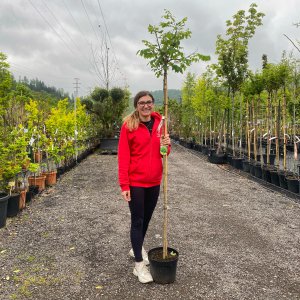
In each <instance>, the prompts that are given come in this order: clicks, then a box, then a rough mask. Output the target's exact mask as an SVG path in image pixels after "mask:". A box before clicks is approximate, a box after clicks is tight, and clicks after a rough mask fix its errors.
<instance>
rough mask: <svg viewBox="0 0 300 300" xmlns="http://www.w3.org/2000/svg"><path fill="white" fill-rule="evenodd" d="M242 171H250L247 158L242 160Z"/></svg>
mask: <svg viewBox="0 0 300 300" xmlns="http://www.w3.org/2000/svg"><path fill="white" fill-rule="evenodd" d="M243 171H244V172H247V173H249V172H250V162H249V160H244V161H243Z"/></svg>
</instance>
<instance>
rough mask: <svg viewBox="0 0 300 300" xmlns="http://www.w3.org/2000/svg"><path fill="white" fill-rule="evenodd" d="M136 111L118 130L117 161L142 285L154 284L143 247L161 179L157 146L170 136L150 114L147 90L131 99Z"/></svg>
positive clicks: (151, 104)
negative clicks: (129, 215)
mask: <svg viewBox="0 0 300 300" xmlns="http://www.w3.org/2000/svg"><path fill="white" fill-rule="evenodd" d="M134 107H135V111H134V112H133V113H131V114H130V115H129V116H127V117H126V118H125V120H124V124H123V126H122V128H121V133H120V140H119V150H118V162H119V182H120V187H121V190H122V196H123V198H124V199H125V201H127V202H128V204H129V208H130V212H131V229H130V239H131V244H132V249H131V250H130V251H129V255H131V256H132V257H134V258H135V266H134V269H133V274H134V275H135V276H137V277H138V279H139V281H140V282H142V283H148V282H151V281H153V279H152V276H151V274H150V272H149V270H148V268H147V267H146V265H148V264H149V261H148V256H147V252H146V251H145V249H144V247H143V242H144V238H145V235H146V232H147V228H148V224H149V222H150V219H151V217H152V213H153V211H154V209H155V206H156V203H157V199H158V196H159V190H160V182H161V178H162V156H161V154H160V146H161V145H164V146H168V154H169V152H170V138H169V135H168V134H167V135H165V136H163V135H162V133H163V131H162V130H163V126H162V123H163V122H162V116H161V115H160V114H159V113H157V112H153V107H154V98H153V96H152V95H151V94H150V93H149V92H147V91H141V92H139V93H137V95H136V96H135V97H134Z"/></svg>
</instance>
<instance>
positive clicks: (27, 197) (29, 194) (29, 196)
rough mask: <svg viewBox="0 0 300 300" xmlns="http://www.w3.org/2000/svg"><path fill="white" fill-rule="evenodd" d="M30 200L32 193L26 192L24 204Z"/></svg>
mask: <svg viewBox="0 0 300 300" xmlns="http://www.w3.org/2000/svg"><path fill="white" fill-rule="evenodd" d="M31 199H32V192H31V191H27V192H26V203H28V202H30V201H31Z"/></svg>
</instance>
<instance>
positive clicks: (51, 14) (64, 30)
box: [42, 0, 97, 75]
mask: <svg viewBox="0 0 300 300" xmlns="http://www.w3.org/2000/svg"><path fill="white" fill-rule="evenodd" d="M42 1H43V2H44V5H45V6H46V8H47V9H48V11H49V12H50V13H51V15H52V16H53V18H54V19H55V20H56V21H57V23H58V24H59V25H60V27H61V28H62V29H63V31H64V32H65V34H66V35H67V36H68V37H69V39H70V40H71V42H72V43H73V45H74V46H75V47H76V48H77V50H78V51H79V53H80V54H82V55H83V56H84V58H85V59H86V60H87V62H88V63H89V64H90V65H91V66H92V69H94V68H95V67H94V65H93V64H92V63H91V61H90V60H89V58H88V57H86V55H85V54H84V53H83V52H82V51H81V49H80V48H79V47H78V45H77V44H76V43H75V41H74V40H73V39H72V37H71V36H70V35H69V33H68V32H67V31H66V30H65V29H64V27H63V26H62V25H61V23H60V22H59V20H58V19H57V18H56V16H55V15H54V14H53V12H52V11H51V9H50V8H49V7H48V5H47V4H46V3H45V0H42ZM71 16H72V15H71ZM72 17H73V16H72ZM73 19H74V18H73ZM76 24H77V23H76ZM84 37H85V36H84ZM89 72H90V71H89ZM95 75H97V74H95Z"/></svg>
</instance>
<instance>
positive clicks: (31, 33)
mask: <svg viewBox="0 0 300 300" xmlns="http://www.w3.org/2000/svg"><path fill="white" fill-rule="evenodd" d="M253 2H254V1H248V0H181V1H180V0H177V1H176V0H151V1H148V0H147V1H146V0H0V51H2V52H4V53H5V54H6V55H7V56H8V61H9V63H10V64H11V69H10V70H11V72H12V73H13V74H14V75H15V77H16V78H17V79H18V78H19V76H27V77H28V78H36V77H37V78H38V79H40V80H42V81H44V82H45V83H46V84H47V85H51V86H55V87H57V88H63V89H64V90H65V91H67V92H69V93H73V92H74V84H73V83H74V82H75V79H74V78H79V83H80V85H79V86H80V88H79V95H87V94H88V93H89V92H90V90H92V89H93V88H94V87H95V86H96V85H98V86H103V84H104V83H103V80H102V79H101V77H104V74H103V68H102V65H101V64H102V61H103V60H104V63H105V64H106V58H105V54H106V53H108V61H109V65H110V66H111V69H110V71H109V74H110V76H112V78H111V79H110V86H111V87H112V86H120V87H124V86H125V85H128V86H129V89H130V91H131V92H132V94H135V93H136V92H137V91H139V90H144V89H147V90H158V89H162V79H157V78H156V77H155V76H154V74H153V73H152V72H151V70H150V67H149V66H148V65H147V61H146V60H145V59H143V58H141V57H139V56H137V55H136V52H137V51H138V50H139V49H142V48H143V44H142V40H143V39H146V40H151V39H152V36H151V35H150V34H149V33H148V31H147V27H148V25H149V24H158V23H159V22H160V20H161V16H162V15H163V13H164V9H168V10H170V11H171V13H172V14H173V15H174V16H175V17H176V18H177V19H178V20H179V19H182V18H183V17H187V18H188V21H187V27H188V28H189V29H191V31H192V37H191V39H190V40H188V41H187V42H185V43H184V46H185V52H186V53H187V54H188V53H191V52H193V51H196V50H197V51H198V52H200V53H202V54H205V55H210V56H211V58H212V60H211V62H215V61H216V57H215V54H214V53H215V42H216V37H217V34H221V35H224V33H225V30H226V25H225V24H226V23H225V22H226V20H228V19H231V17H232V16H233V15H234V14H235V13H236V12H237V11H238V10H240V9H244V10H248V8H249V5H250V4H251V3H253ZM255 3H257V5H258V10H259V11H261V12H263V13H265V15H266V16H265V17H264V19H263V25H262V26H261V27H260V28H259V29H258V30H257V32H256V34H255V37H254V38H252V40H251V42H250V45H249V64H250V68H251V69H253V70H256V69H259V68H260V65H261V56H262V54H267V55H268V59H269V62H274V63H277V62H279V61H280V58H281V55H282V52H283V51H284V50H286V51H291V50H293V49H295V48H294V47H293V46H292V44H291V43H290V42H289V41H288V40H287V39H286V38H285V37H284V36H283V34H287V35H288V36H289V37H290V38H292V39H293V40H296V39H298V40H300V27H299V28H297V27H296V26H293V23H297V22H300V14H299V11H300V8H299V0H285V1H282V0H257V1H256V2H255ZM297 12H298V13H297ZM105 41H107V48H109V50H108V51H104V50H105V49H106V48H105V44H104V43H105ZM101 47H102V49H103V52H102V55H101ZM294 53H295V56H296V57H298V58H299V56H300V54H299V52H297V50H294ZM95 65H96V66H97V68H95ZM204 70H205V64H204V63H201V62H200V63H197V64H194V65H193V66H192V67H191V68H190V69H189V71H191V72H193V73H195V74H196V75H200V74H201V73H202V72H203V71H204ZM99 73H100V75H99ZM184 78H185V74H184V75H181V74H180V75H177V74H170V76H169V88H175V89H180V88H181V87H182V83H183V81H184Z"/></svg>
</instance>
